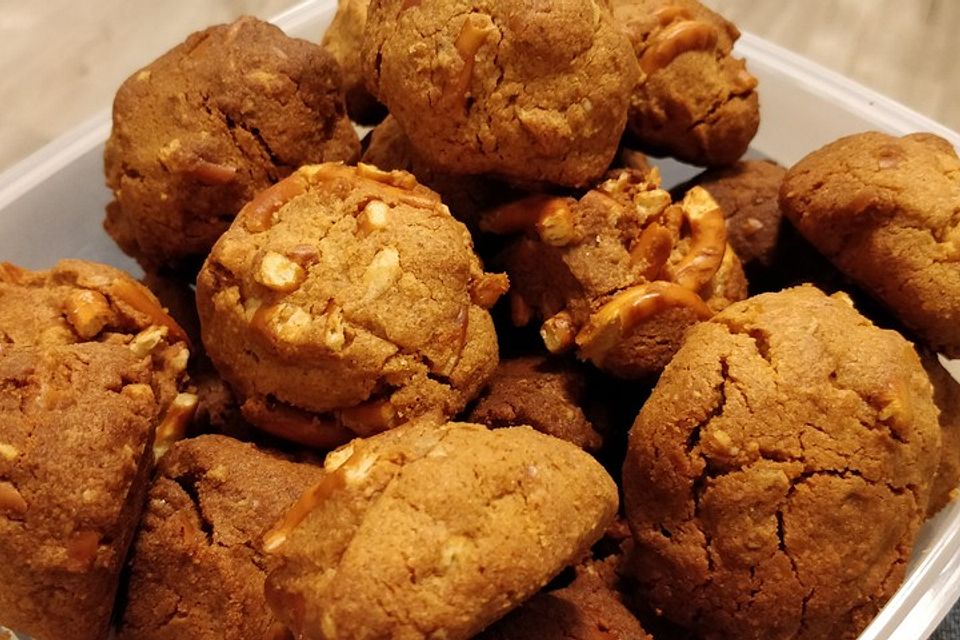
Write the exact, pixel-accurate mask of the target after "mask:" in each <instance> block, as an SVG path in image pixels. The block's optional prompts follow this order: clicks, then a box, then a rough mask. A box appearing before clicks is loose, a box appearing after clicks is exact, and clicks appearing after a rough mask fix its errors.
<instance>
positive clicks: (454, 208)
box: [362, 116, 523, 231]
mask: <svg viewBox="0 0 960 640" xmlns="http://www.w3.org/2000/svg"><path fill="white" fill-rule="evenodd" d="M362 159H363V162H365V163H367V164H372V165H374V166H376V167H378V168H380V169H383V170H384V171H394V170H400V171H409V172H410V173H412V174H413V175H414V176H416V178H417V182H419V183H420V184H422V185H423V186H425V187H429V188H431V189H433V190H434V191H436V192H437V193H438V194H439V195H440V198H441V199H442V200H443V203H444V204H445V205H447V206H448V207H450V213H452V214H453V217H455V218H456V219H457V220H459V221H460V222H462V223H463V224H465V225H467V228H468V229H470V230H471V231H476V230H477V223H478V221H479V218H480V215H481V213H483V211H485V210H486V209H489V208H491V207H494V206H497V205H500V204H503V203H504V202H508V201H509V200H511V199H516V198H519V197H521V195H523V193H522V192H521V191H520V190H519V189H518V188H515V187H511V186H510V185H508V184H506V183H505V182H503V181H501V180H497V179H496V178H493V177H491V176H464V175H455V174H451V173H446V172H443V171H437V170H436V169H434V168H433V167H431V166H430V165H429V164H427V163H426V162H425V161H424V160H423V158H421V157H420V155H419V154H417V152H416V151H415V150H414V149H413V148H412V147H411V146H410V140H409V138H407V135H406V134H405V133H404V132H403V130H402V129H401V128H400V124H399V123H398V122H397V120H396V118H394V117H393V116H387V118H386V119H385V120H384V121H383V122H381V123H380V124H379V125H377V127H376V128H375V129H374V130H373V131H372V132H371V133H370V145H369V146H368V147H367V150H366V151H364V153H363V158H362Z"/></svg>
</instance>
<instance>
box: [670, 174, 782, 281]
mask: <svg viewBox="0 0 960 640" xmlns="http://www.w3.org/2000/svg"><path fill="white" fill-rule="evenodd" d="M786 172H787V170H786V169H784V168H783V167H781V166H780V165H778V164H777V163H776V162H773V161H772V160H742V161H740V162H738V163H736V164H735V165H733V166H731V167H726V168H722V169H710V170H709V171H705V172H703V173H701V174H700V175H698V176H696V177H695V178H694V179H693V180H691V181H690V182H689V183H686V184H684V185H682V186H681V187H678V188H677V189H676V192H678V193H680V194H681V195H682V194H684V193H686V192H687V191H688V190H689V189H690V188H691V187H693V186H697V185H699V186H701V187H703V188H704V189H706V190H707V191H709V192H710V195H711V196H713V199H714V200H716V201H717V204H719V205H720V209H721V210H722V211H723V215H724V217H725V218H726V219H727V241H728V242H729V243H730V246H731V247H733V249H734V251H736V252H737V257H739V258H740V260H741V261H742V262H743V266H744V268H745V269H746V270H747V273H748V274H751V271H752V270H751V267H753V268H754V269H753V270H756V271H762V270H764V269H766V268H768V267H770V266H772V265H773V264H774V263H775V262H776V260H777V258H778V247H779V242H778V241H779V240H780V229H781V217H782V216H781V214H780V202H779V196H780V185H781V184H782V183H783V176H784V175H785V174H786ZM785 259H786V257H785ZM750 280H751V284H752V281H753V278H750Z"/></svg>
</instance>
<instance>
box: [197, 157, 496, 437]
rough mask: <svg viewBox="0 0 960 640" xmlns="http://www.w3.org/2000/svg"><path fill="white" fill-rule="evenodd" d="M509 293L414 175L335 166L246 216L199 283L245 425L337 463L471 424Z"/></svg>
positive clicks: (275, 194) (207, 333)
mask: <svg viewBox="0 0 960 640" xmlns="http://www.w3.org/2000/svg"><path fill="white" fill-rule="evenodd" d="M505 288H506V277H505V276H502V275H500V276H494V275H490V274H485V273H484V272H483V270H482V269H481V266H480V261H479V260H478V259H477V257H476V255H475V254H474V253H473V246H472V242H471V240H470V235H469V233H468V232H467V230H466V228H465V227H464V226H463V225H462V224H460V223H459V222H457V221H456V220H454V219H453V217H452V216H451V215H450V212H449V210H448V209H447V208H446V207H445V206H444V205H443V204H442V203H441V202H440V199H439V197H438V196H437V194H435V193H434V192H432V191H430V190H429V189H426V188H425V187H422V186H420V185H418V184H417V182H416V180H415V179H414V177H413V176H412V175H410V174H408V173H403V172H393V173H386V172H383V171H380V170H379V169H376V168H375V167H371V166H368V165H364V164H361V165H360V166H359V167H345V166H343V165H339V164H325V165H313V166H307V167H303V168H301V169H300V170H298V171H297V172H296V173H294V174H293V175H292V176H291V177H289V178H287V179H285V180H283V181H282V182H280V183H278V184H277V185H275V186H274V187H272V188H271V189H269V190H267V191H265V192H263V193H261V194H260V195H259V196H258V197H257V198H256V199H255V200H254V201H252V202H251V203H250V204H248V205H247V206H246V207H245V208H244V209H243V210H242V211H241V212H240V214H239V215H238V216H237V219H236V221H235V222H234V224H233V225H232V226H231V227H230V229H229V230H228V231H227V232H226V233H225V234H224V235H223V237H222V238H221V239H220V240H219V241H218V242H217V244H216V246H214V248H213V252H212V253H211V254H210V257H209V258H208V259H207V262H206V264H205V265H204V267H203V269H202V270H201V272H200V276H199V279H198V283H197V303H198V306H199V310H200V319H201V323H202V331H203V342H204V345H205V346H206V348H207V352H208V354H209V356H210V358H211V359H212V360H213V362H214V364H215V365H216V366H217V369H218V370H219V371H220V373H221V374H222V375H223V377H224V378H225V379H226V380H227V382H229V383H230V385H231V386H232V387H233V389H234V391H235V392H236V394H237V396H238V398H239V400H240V402H241V403H242V407H241V408H242V411H243V414H244V416H246V418H247V419H248V420H249V421H250V422H252V423H253V424H255V425H256V426H258V427H260V428H261V429H264V430H266V431H268V432H271V433H273V434H274V435H277V436H280V437H284V438H288V439H291V440H294V441H297V442H301V443H304V444H309V445H313V446H318V447H332V446H336V445H339V444H342V443H344V442H346V441H347V440H349V439H351V438H352V437H354V436H355V435H372V434H374V433H378V432H380V431H383V430H385V429H389V428H391V427H394V426H396V425H398V424H401V423H403V422H405V421H407V420H409V419H410V418H413V417H415V416H419V415H423V414H426V413H428V412H434V411H436V412H438V413H439V414H441V415H443V416H452V415H454V414H456V413H457V412H459V411H460V410H462V409H463V408H464V406H465V405H466V403H467V402H468V401H469V400H470V399H472V398H473V397H475V396H476V395H477V393H479V391H480V389H481V388H482V387H483V384H484V383H485V382H486V380H487V378H489V376H490V374H491V373H492V372H493V370H494V369H495V368H496V366H497V342H496V335H495V333H494V329H493V322H492V320H491V319H490V314H489V313H488V312H487V308H488V307H490V306H492V305H493V303H494V302H495V301H496V299H497V298H498V297H499V295H500V294H501V293H502V292H503V291H504V290H505Z"/></svg>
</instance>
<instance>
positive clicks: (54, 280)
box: [0, 260, 197, 449]
mask: <svg viewBox="0 0 960 640" xmlns="http://www.w3.org/2000/svg"><path fill="white" fill-rule="evenodd" d="M84 342H102V343H106V344H114V345H121V346H123V347H125V348H127V349H129V350H131V351H132V352H133V353H134V354H135V355H136V356H137V357H138V358H142V357H146V356H150V362H151V367H152V370H153V371H152V376H153V379H154V383H155V386H156V391H157V401H158V403H159V405H160V406H161V407H162V409H163V412H164V418H163V421H162V422H161V424H160V426H159V427H158V434H157V442H156V445H157V446H158V447H160V448H161V449H162V448H164V447H166V446H168V444H169V443H170V442H171V441H173V440H176V439H177V438H179V437H182V435H183V432H184V430H185V428H186V425H187V423H188V422H189V421H190V419H191V416H192V415H193V412H194V409H195V407H196V405H197V398H196V396H195V395H194V394H192V393H189V392H187V390H186V389H182V388H181V386H182V381H183V378H184V374H185V372H186V370H187V365H188V361H189V359H190V348H189V345H190V340H189V337H188V336H187V334H186V332H185V331H184V330H183V329H182V328H181V327H180V325H179V324H178V323H177V321H176V320H174V319H173V318H172V317H171V316H170V314H169V313H167V311H166V309H164V308H163V307H162V306H161V304H160V301H159V300H158V299H157V298H156V296H154V295H153V293H151V292H150V290H148V289H147V288H146V287H144V286H143V285H142V284H140V283H139V282H137V281H136V280H134V279H133V278H132V277H130V276H129V275H128V274H127V273H125V272H123V271H120V270H119V269H115V268H114V267H111V266H108V265H105V264H99V263H96V262H87V261H84V260H61V261H60V262H58V263H57V264H56V265H54V267H53V268H52V269H49V270H46V271H29V270H27V269H22V268H20V267H17V266H15V265H12V264H10V263H9V262H4V263H0V345H2V344H5V343H6V344H13V345H18V346H38V347H54V346H64V345H71V344H81V343H84Z"/></svg>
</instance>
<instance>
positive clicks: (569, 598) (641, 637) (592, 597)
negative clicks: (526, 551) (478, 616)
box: [477, 575, 653, 640]
mask: <svg viewBox="0 0 960 640" xmlns="http://www.w3.org/2000/svg"><path fill="white" fill-rule="evenodd" d="M558 638H563V639H564V640H601V639H602V640H653V638H652V636H650V635H649V634H648V633H647V632H646V631H644V629H643V627H642V626H641V625H640V623H639V622H638V621H637V619H636V617H634V615H633V614H632V613H630V610H629V609H627V608H626V607H625V606H624V605H623V603H622V602H620V600H619V599H618V597H617V595H616V593H615V592H613V591H612V590H611V589H610V588H609V587H608V586H607V585H606V584H604V582H603V581H602V580H600V579H599V578H597V577H595V576H590V575H581V576H578V577H577V579H576V580H574V581H573V583H572V584H571V585H570V586H568V587H565V588H563V589H557V590H556V591H547V592H542V593H539V594H537V595H536V596H534V597H533V598H531V599H530V600H529V601H528V602H526V603H524V604H523V606H521V607H520V608H519V609H516V610H515V611H513V612H512V613H510V614H509V615H508V616H507V617H505V618H503V619H502V620H500V621H499V622H497V623H496V624H494V625H493V626H492V627H490V628H489V629H487V630H486V631H484V632H483V633H481V634H480V635H479V636H477V640H557V639H558Z"/></svg>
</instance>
